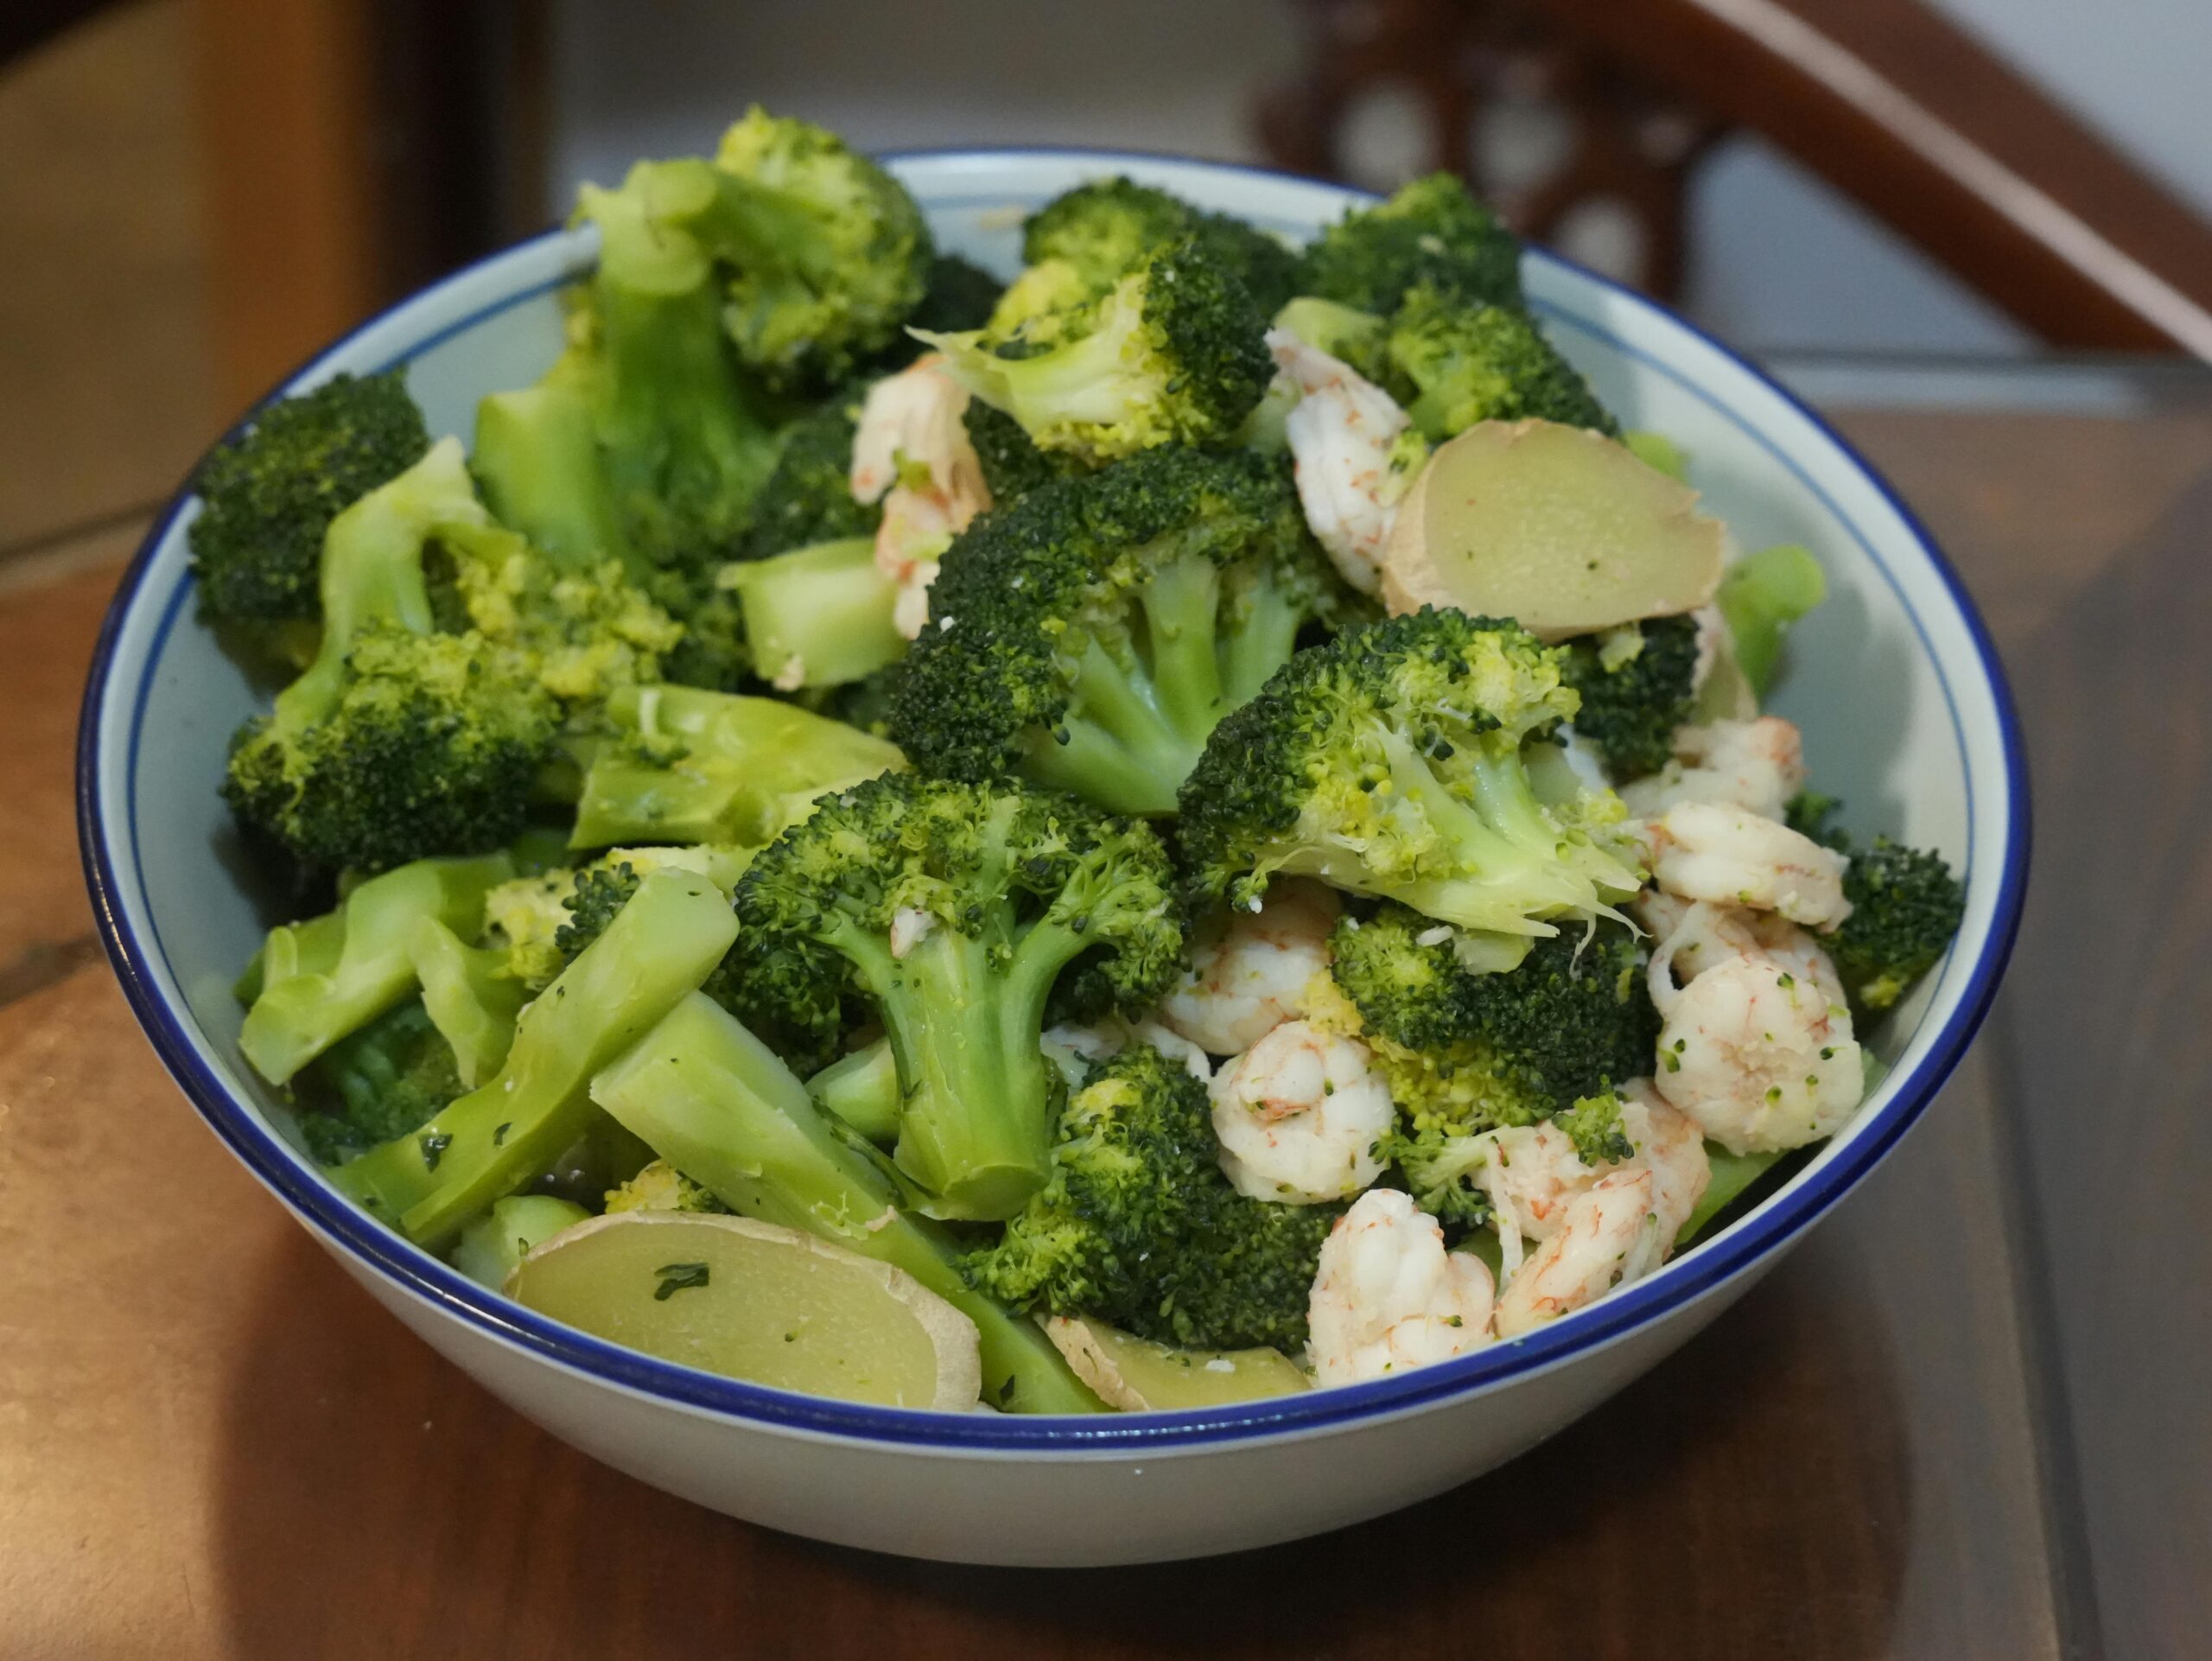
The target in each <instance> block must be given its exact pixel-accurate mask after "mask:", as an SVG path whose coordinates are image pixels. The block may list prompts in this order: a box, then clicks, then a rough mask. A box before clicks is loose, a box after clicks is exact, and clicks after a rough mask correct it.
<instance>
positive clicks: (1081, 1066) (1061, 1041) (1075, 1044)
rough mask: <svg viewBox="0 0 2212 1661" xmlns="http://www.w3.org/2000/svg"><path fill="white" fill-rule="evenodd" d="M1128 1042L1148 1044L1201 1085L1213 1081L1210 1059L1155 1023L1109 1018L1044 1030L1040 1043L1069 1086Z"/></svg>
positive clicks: (1113, 1055)
mask: <svg viewBox="0 0 2212 1661" xmlns="http://www.w3.org/2000/svg"><path fill="white" fill-rule="evenodd" d="M1131 1040H1135V1041H1136V1042H1138V1043H1140V1044H1149V1045H1151V1046H1152V1047H1153V1048H1154V1049H1156V1050H1158V1051H1159V1052H1160V1053H1161V1054H1162V1055H1164V1056H1166V1058H1167V1059H1168V1060H1171V1061H1180V1062H1181V1063H1182V1064H1183V1070H1184V1071H1185V1072H1187V1073H1189V1074H1190V1075H1191V1077H1192V1078H1193V1079H1197V1080H1198V1082H1199V1083H1200V1084H1202V1085H1211V1083H1212V1082H1213V1060H1212V1058H1211V1057H1210V1056H1208V1055H1207V1054H1206V1053H1205V1051H1204V1050H1202V1049H1200V1048H1199V1047H1198V1046H1197V1045H1196V1044H1193V1043H1192V1042H1191V1041H1190V1040H1189V1039H1187V1038H1185V1037H1183V1036H1182V1035H1181V1034H1179V1033H1173V1032H1170V1031H1169V1030H1168V1029H1167V1028H1165V1027H1163V1026H1161V1025H1160V1023H1159V1022H1158V1021H1151V1020H1146V1021H1135V1022H1128V1021H1123V1020H1122V1018H1121V1017H1120V1016H1118V1015H1112V1016H1109V1017H1108V1018H1107V1019H1106V1020H1104V1021H1100V1022H1099V1023H1098V1024H1097V1025H1096V1026H1094V1027H1078V1026H1075V1025H1072V1024H1068V1025H1063V1026H1058V1027H1047V1028H1046V1029H1045V1032H1044V1037H1043V1045H1044V1049H1045V1054H1046V1058H1047V1059H1048V1060H1051V1061H1052V1063H1053V1065H1054V1066H1058V1068H1059V1069H1060V1071H1061V1072H1064V1073H1065V1074H1066V1075H1067V1077H1068V1082H1069V1083H1070V1084H1075V1083H1077V1082H1079V1081H1080V1080H1081V1079H1082V1077H1083V1075H1084V1072H1086V1071H1087V1070H1088V1069H1089V1068H1090V1066H1092V1065H1093V1064H1094V1063H1096V1062H1100V1061H1110V1060H1113V1059H1114V1058H1115V1057H1116V1056H1117V1055H1119V1054H1120V1053H1122V1050H1124V1049H1125V1048H1127V1047H1128V1044H1129V1042H1130V1041H1131Z"/></svg>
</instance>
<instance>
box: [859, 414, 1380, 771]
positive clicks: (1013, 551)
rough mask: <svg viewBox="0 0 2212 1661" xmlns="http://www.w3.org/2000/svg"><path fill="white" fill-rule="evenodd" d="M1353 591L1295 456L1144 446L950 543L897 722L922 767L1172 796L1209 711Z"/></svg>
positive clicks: (1248, 690)
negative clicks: (1334, 563) (1287, 462)
mask: <svg viewBox="0 0 2212 1661" xmlns="http://www.w3.org/2000/svg"><path fill="white" fill-rule="evenodd" d="M1348 604H1349V601H1348V600H1347V598H1346V596H1345V595H1344V590H1343V587H1342V584H1341V583H1340V582H1338V578H1337V576H1336V575H1335V572H1334V571H1333V570H1332V568H1331V567H1330V565H1329V563H1328V562H1327V559H1326V557H1325V556H1324V555H1323V554H1322V553H1321V551H1320V550H1319V548H1318V547H1317V546H1316V545H1315V544H1314V543H1313V538H1312V537H1311V536H1310V535H1309V534H1308V533H1307V531H1306V522H1305V519H1304V516H1303V514H1302V513H1301V512H1300V507H1299V503H1298V496H1297V493H1296V491H1295V489H1294V487H1293V486H1292V483H1291V480H1290V478H1289V476H1288V474H1287V470H1285V469H1283V468H1281V467H1279V466H1278V465H1277V464H1275V463H1274V462H1272V461H1267V460H1264V459H1262V458H1261V457H1258V456H1255V455H1250V454H1249V453H1243V452H1236V453H1231V454H1225V455H1207V454H1204V453H1201V452H1198V451H1194V450H1186V449H1166V450H1158V451H1153V452H1149V453H1147V454H1146V455H1140V456H1135V457H1133V458H1131V459H1130V460H1128V461H1123V462H1120V463H1117V464H1116V465H1115V466H1113V467H1110V468H1106V469H1105V470H1103V472H1100V473H1097V474H1092V475H1090V476H1088V477H1085V478H1082V479H1075V480H1065V481H1061V482H1058V483H1055V484H1052V485H1049V486H1046V487H1043V488H1041V489H1038V490H1035V491H1033V492H1031V493H1029V494H1028V495H1027V496H1024V497H1022V498H1021V499H1020V500H1018V501H1017V502H1015V503H1014V506H1010V507H1007V508H1006V509H1004V510H1002V511H1000V512H994V513H992V514H989V515H988V516H987V517H985V518H984V519H982V520H980V521H978V522H977V523H976V525H973V526H972V527H970V529H969V531H967V533H966V534H964V535H963V536H962V537H960V538H958V539H957V541H956V542H955V543H954V544H953V545H952V547H951V549H950V550H949V551H948V552H947V554H946V556H945V558H944V568H943V570H941V571H940V573H939V575H938V579H937V582H936V583H935V584H934V585H933V586H932V588H931V593H930V613H931V617H930V621H929V623H928V625H927V627H925V628H924V629H923V631H922V634H921V637H920V639H919V640H917V641H916V642H915V644H914V647H913V650H912V652H911V653H910V654H909V656H908V658H907V659H906V671H905V673H904V674H903V676H902V677H901V678H900V680H899V690H898V694H897V697H896V699H895V701H894V703H893V715H892V730H893V736H894V737H895V738H896V740H897V741H898V742H899V745H900V746H901V748H904V749H905V750H906V753H907V754H908V756H909V757H910V758H912V760H913V761H914V763H915V765H917V766H918V767H923V768H925V769H926V770H928V771H931V772H935V773H943V774H945V775H947V776H950V777H953V778H961V779H988V778H1000V777H1005V776H1007V775H1010V774H1014V773H1023V774H1026V775H1027V776H1028V777H1030V778H1032V779H1034V780H1037V781H1038V782H1039V783H1040V784H1045V785H1048V786H1052V787H1054V788H1058V789H1065V790H1071V791H1073V792H1076V793H1077V794H1078V795H1081V796H1084V797H1085V798H1086V799H1090V800H1091V801H1095V802H1097V803H1099V804H1100V805H1103V806H1105V807H1108V808H1109V809H1111V810H1113V811H1118V812H1127V813H1141V814H1164V813H1169V812H1172V811H1174V806H1175V792H1176V788H1177V786H1179V785H1180V784H1181V782H1182V780H1183V777H1184V775H1185V773H1188V772H1189V771H1190V768H1191V766H1192V763H1193V762H1194V761H1195V760H1197V758H1198V752H1199V750H1200V749H1201V748H1203V747H1204V745H1205V740H1206V735H1207V734H1209V733H1210V732H1211V731H1212V730H1213V728H1214V725H1215V723H1216V722H1218V721H1219V720H1220V719H1221V717H1222V716H1224V715H1225V714H1226V713H1227V712H1228V711H1230V710H1233V709H1235V708H1236V707H1237V706H1238V705H1239V704H1241V703H1244V702H1245V701H1246V700H1247V699H1249V697H1252V696H1253V695H1254V694H1255V693H1256V692H1257V691H1258V690H1259V689H1260V687H1261V685H1262V684H1263V683H1264V682H1265V681H1266V679H1267V678H1268V676H1269V675H1271V674H1272V673H1274V671H1275V670H1276V669H1277V668H1279V667H1280V666H1281V665H1282V664H1283V663H1284V662H1286V661H1287V659H1289V657H1290V655H1291V652H1292V651H1293V650H1294V646H1295V645H1296V642H1297V640H1298V637H1299V634H1300V632H1301V631H1302V630H1303V629H1305V628H1306V627H1307V626H1308V625H1309V624H1312V623H1314V622H1316V621H1328V620H1334V619H1335V618H1337V617H1338V616H1339V615H1340V614H1343V613H1344V610H1345V609H1346V608H1347V606H1348Z"/></svg>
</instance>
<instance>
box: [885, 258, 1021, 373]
mask: <svg viewBox="0 0 2212 1661" xmlns="http://www.w3.org/2000/svg"><path fill="white" fill-rule="evenodd" d="M1005 287H1006V284H1005V283H1001V282H1000V281H999V280H998V278H996V277H993V276H992V275H991V274H990V273H989V272H988V271H987V270H984V269H983V268H982V266H981V265H978V264H976V263H975V262H974V261H972V260H966V259H963V258H960V256H959V255H957V254H939V255H938V257H937V258H935V259H933V260H931V262H930V281H929V286H928V287H927V288H925V290H922V298H921V302H920V303H919V304H918V305H917V306H915V308H914V310H913V315H912V316H910V317H908V318H907V319H906V326H907V327H908V328H926V329H931V330H933V331H939V330H948V329H949V330H958V329H963V328H982V326H983V325H984V324H985V323H987V322H988V321H990V320H991V308H992V307H994V306H995V305H997V304H998V302H999V294H1000V292H1001V290H1003V289H1004V288H1005ZM895 349H899V350H904V351H906V352H907V353H910V354H911V352H912V347H911V346H906V347H900V348H895Z"/></svg>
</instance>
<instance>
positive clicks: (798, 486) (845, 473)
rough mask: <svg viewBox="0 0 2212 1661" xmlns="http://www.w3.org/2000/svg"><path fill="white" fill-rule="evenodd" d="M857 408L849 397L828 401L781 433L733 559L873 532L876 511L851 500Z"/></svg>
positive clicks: (877, 519) (880, 513)
mask: <svg viewBox="0 0 2212 1661" xmlns="http://www.w3.org/2000/svg"><path fill="white" fill-rule="evenodd" d="M858 407H859V406H858V404H857V403H856V402H855V401H854V400H852V399H842V398H840V399H832V400H831V401H830V402H829V403H828V404H823V406H822V408H820V409H819V410H815V411H814V412H813V413H812V414H811V415H808V416H804V417H801V418H800V419H798V420H797V421H795V422H793V423H791V425H790V426H789V427H786V428H785V430H784V431H783V434H782V436H781V438H780V440H779V442H778V444H777V448H776V465H775V467H774V468H772V470H771V471H770V472H769V474H768V477H767V480H766V482H765V483H764V484H762V485H761V487H760V494H758V495H757V496H755V497H754V498H753V519H752V523H751V524H750V525H748V526H747V528H746V532H745V535H744V537H743V538H741V540H740V542H739V544H738V545H737V548H736V549H735V550H734V553H735V557H737V558H739V559H766V558H768V557H771V556H772V555H775V554H781V553H785V552H788V551H789V550H791V549H793V548H805V547H809V546H811V545H812V544H815V543H817V542H835V541H836V540H838V539H839V538H843V537H871V536H874V534H875V527H876V525H878V524H879V523H880V522H881V520H882V518H883V510H882V508H881V507H880V506H877V505H876V504H874V503H872V502H858V501H855V500H853V481H852V472H853V423H854V421H855V417H856V413H857V410H858Z"/></svg>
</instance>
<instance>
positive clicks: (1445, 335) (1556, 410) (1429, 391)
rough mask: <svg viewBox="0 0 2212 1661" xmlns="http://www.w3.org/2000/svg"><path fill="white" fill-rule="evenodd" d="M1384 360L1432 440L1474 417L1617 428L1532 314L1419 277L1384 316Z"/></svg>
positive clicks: (1465, 425) (1603, 430)
mask: <svg viewBox="0 0 2212 1661" xmlns="http://www.w3.org/2000/svg"><path fill="white" fill-rule="evenodd" d="M1389 355H1390V361H1391V363H1392V364H1393V365H1394V366H1395V368H1396V369H1397V371H1398V372H1399V374H1400V375H1402V377H1403V378H1404V379H1405V380H1406V381H1408V382H1409V383H1410V384H1411V385H1412V387H1413V389H1414V397H1413V399H1412V401H1411V402H1410V403H1409V404H1408V405H1407V406H1406V413H1407V414H1408V415H1409V416H1411V417H1413V421H1414V426H1416V427H1418V428H1419V429H1420V430H1421V432H1422V434H1423V435H1424V436H1427V437H1428V438H1430V439H1432V440H1434V441H1437V442H1441V441H1442V440H1444V439H1446V438H1449V437H1451V436H1452V435H1454V434H1455V433H1460V432H1464V431H1465V430H1467V429H1468V428H1469V427H1471V426H1473V425H1474V424H1475V423H1477V422H1478V421H1524V420H1529V419H1535V420H1540V421H1556V422H1559V423H1562V424H1564V425H1567V426H1570V427H1588V428H1591V429H1592V430H1595V431H1598V432H1601V433H1605V434H1608V435H1614V434H1618V432H1619V431H1620V423H1618V421H1616V420H1614V419H1613V417H1612V416H1611V413H1610V412H1609V411H1608V410H1606V409H1605V406H1604V405H1603V404H1599V402H1598V398H1597V395H1596V394H1595V393H1594V392H1592V391H1591V390H1590V383H1589V382H1587V381H1586V380H1584V379H1582V375H1581V372H1580V371H1579V370H1577V369H1576V368H1575V367H1574V366H1573V364H1571V363H1569V362H1567V360H1566V359H1565V358H1562V357H1561V356H1560V354H1559V353H1558V351H1557V350H1556V349H1555V348H1554V347H1553V345H1552V343H1551V342H1550V341H1549V340H1546V339H1545V338H1544V335H1543V332H1542V331H1541V329H1539V328H1537V327H1536V324H1535V320H1534V319H1532V318H1530V317H1529V315H1527V314H1526V313H1524V312H1521V311H1517V310H1509V309H1506V308H1505V307H1503V306H1497V305H1480V304H1475V303H1471V302H1469V301H1468V299H1467V298H1466V297H1465V296H1464V295H1461V294H1459V293H1457V292H1455V291H1453V290H1448V289H1441V288H1438V287H1437V286H1435V285H1434V284H1433V283H1422V284H1421V285H1420V286H1419V287H1417V288H1415V289H1414V290H1413V291H1412V292H1411V293H1409V294H1408V295H1407V296H1406V300H1405V303H1404V304H1403V305H1402V306H1400V307H1399V308H1398V310H1397V313H1396V315H1395V316H1393V317H1392V318H1391V320H1390V334H1389Z"/></svg>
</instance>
